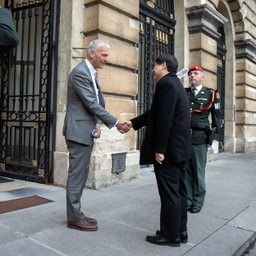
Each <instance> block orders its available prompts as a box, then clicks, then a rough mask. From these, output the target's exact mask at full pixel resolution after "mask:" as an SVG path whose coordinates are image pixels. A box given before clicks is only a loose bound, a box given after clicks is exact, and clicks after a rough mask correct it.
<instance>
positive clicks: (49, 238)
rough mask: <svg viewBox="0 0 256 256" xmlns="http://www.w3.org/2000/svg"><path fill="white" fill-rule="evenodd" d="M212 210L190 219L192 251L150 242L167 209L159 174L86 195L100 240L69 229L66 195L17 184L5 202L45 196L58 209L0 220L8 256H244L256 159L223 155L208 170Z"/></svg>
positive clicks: (255, 197) (1, 190) (3, 194)
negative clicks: (160, 193)
mask: <svg viewBox="0 0 256 256" xmlns="http://www.w3.org/2000/svg"><path fill="white" fill-rule="evenodd" d="M206 185H207V194H206V201H205V206H204V207H203V209H202V211H201V212H200V213H198V214H191V213H188V235H189V241H188V243H187V244H181V246H180V247H178V248H175V247H170V246H157V245H154V244H150V243H148V242H146V241H145V237H146V236H147V235H153V234H154V233H155V231H156V230H157V229H159V209H160V201H159V196H158V192H157V187H156V181H155V176H154V173H153V172H152V170H148V171H143V172H142V173H141V177H140V179H139V180H136V181H131V182H129V183H124V184H120V185H115V186H111V187H108V188H104V189H100V190H89V189H85V190H84V194H83V197H82V201H83V202H82V206H83V210H84V213H85V214H86V215H88V216H89V217H95V218H97V220H98V225H99V230H98V231H97V232H83V231H77V230H73V229H68V228H67V226H66V213H65V189H63V188H60V187H56V186H47V185H42V184H36V183H33V182H26V181H20V180H15V181H13V182H7V183H1V184H0V201H6V200H11V199H15V198H22V197H27V196H32V195H38V196H40V197H43V198H47V199H50V200H52V201H53V202H50V203H47V204H43V205H39V206H35V207H30V208H26V209H22V210H18V211H13V212H9V213H3V214H0V255H3V256H12V255H13V256H18V255H22V256H41V255H42V256H58V255H69V256H78V255H85V256H86V255H87V256H120V255H121V256H134V255H139V256H144V255H145V256H157V255H158V256H166V255H172V256H176V255H177V256H178V255H185V256H206V255H207V256H216V255H217V256H229V255H236V256H241V254H242V253H243V252H244V251H245V249H246V248H247V247H248V246H249V244H250V242H251V241H253V240H254V239H255V237H256V152H252V153H247V154H243V153H236V154H230V153H221V154H219V159H218V160H217V161H214V162H210V163H208V164H207V168H206Z"/></svg>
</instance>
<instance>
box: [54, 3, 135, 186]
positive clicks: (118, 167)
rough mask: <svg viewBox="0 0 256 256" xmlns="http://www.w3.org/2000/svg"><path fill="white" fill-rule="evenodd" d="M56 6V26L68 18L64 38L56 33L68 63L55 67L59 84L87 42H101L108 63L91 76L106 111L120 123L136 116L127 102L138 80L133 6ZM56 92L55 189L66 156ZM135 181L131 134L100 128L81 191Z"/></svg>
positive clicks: (62, 110) (61, 111)
mask: <svg viewBox="0 0 256 256" xmlns="http://www.w3.org/2000/svg"><path fill="white" fill-rule="evenodd" d="M64 2H65V3H64ZM74 2H76V3H74ZM62 5H63V6H62V12H63V14H62V15H61V16H62V17H63V19H62V21H63V22H64V17H66V16H68V20H69V21H68V23H69V24H66V25H67V26H64V25H63V24H61V27H63V29H62V30H61V31H63V32H64V31H65V32H67V31H68V33H67V34H66V35H64V34H62V33H61V34H60V38H61V39H60V44H63V48H61V47H60V49H65V47H66V48H67V51H66V53H67V55H68V56H69V58H68V59H67V60H66V63H65V64H63V65H62V67H60V74H61V73H63V72H65V74H64V75H63V76H60V79H63V80H65V82H67V71H68V69H69V67H70V70H71V69H72V68H73V67H74V66H75V65H77V63H79V62H80V61H82V60H83V59H84V57H85V56H86V52H85V50H86V47H87V45H88V44H89V42H90V41H91V40H94V39H102V40H104V41H106V42H108V43H109V44H110V46H111V48H110V56H109V62H108V64H107V65H105V67H104V68H103V69H101V70H98V72H97V79H98V82H99V84H100V85H101V88H102V91H103V94H104V96H105V101H106V110H107V111H109V112H110V113H111V114H113V115H114V116H116V117H117V118H118V119H121V120H127V119H128V120H129V119H131V118H132V117H134V116H136V114H137V113H136V110H137V105H136V101H134V100H132V97H133V96H135V95H136V94H137V86H138V82H137V81H138V77H137V74H136V72H134V71H136V70H137V69H138V48H137V43H138V36H139V22H138V15H139V2H138V1H137V0H129V1H117V0H116V1H111V3H109V1H104V0H102V1H94V0H84V1H81V0H79V1H67V0H63V1H62ZM66 5H68V6H72V10H73V11H72V10H68V9H69V8H68V7H67V6H66ZM64 11H65V12H67V13H64ZM76 38H77V39H76ZM60 56H63V57H64V52H63V55H62V53H60ZM70 58H71V59H70ZM67 66H69V67H67ZM70 70H69V71H70ZM68 73H69V72H68ZM61 87H62V89H61V90H60V91H59V110H58V111H59V112H58V129H57V130H58V131H59V132H58V133H57V134H58V138H57V139H58V140H59V141H58V143H57V144H58V146H57V148H58V149H57V151H56V152H55V159H54V163H55V167H54V180H55V183H56V184H58V185H63V186H64V185H65V181H66V176H67V168H68V152H67V150H66V147H65V142H64V139H63V138H62V137H61V135H60V134H61V128H62V125H63V117H64V115H65V101H66V95H65V93H66V85H65V84H64V83H63V85H62V86H61ZM138 176H139V151H137V150H136V133H135V132H134V131H130V132H129V133H127V134H121V133H119V132H118V131H117V130H116V128H112V129H111V130H109V129H108V128H107V127H105V126H104V125H102V135H101V138H100V139H98V140H95V145H94V150H93V154H92V157H91V169H90V174H89V178H88V182H87V184H86V186H87V187H90V188H94V189H98V188H100V187H106V186H110V185H112V184H116V183H120V182H125V181H128V180H131V179H136V178H138Z"/></svg>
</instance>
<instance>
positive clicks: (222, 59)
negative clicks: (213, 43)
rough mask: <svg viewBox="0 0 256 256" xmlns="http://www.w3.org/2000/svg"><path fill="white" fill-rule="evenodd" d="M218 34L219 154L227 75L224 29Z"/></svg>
mask: <svg viewBox="0 0 256 256" xmlns="http://www.w3.org/2000/svg"><path fill="white" fill-rule="evenodd" d="M218 32H219V33H220V34H221V36H220V38H219V40H218V41H217V60H218V66H217V89H218V92H219V94H220V134H219V152H223V151H224V130H225V129H224V127H225V75H226V52H227V50H226V38H225V32H224V27H220V28H219V29H218Z"/></svg>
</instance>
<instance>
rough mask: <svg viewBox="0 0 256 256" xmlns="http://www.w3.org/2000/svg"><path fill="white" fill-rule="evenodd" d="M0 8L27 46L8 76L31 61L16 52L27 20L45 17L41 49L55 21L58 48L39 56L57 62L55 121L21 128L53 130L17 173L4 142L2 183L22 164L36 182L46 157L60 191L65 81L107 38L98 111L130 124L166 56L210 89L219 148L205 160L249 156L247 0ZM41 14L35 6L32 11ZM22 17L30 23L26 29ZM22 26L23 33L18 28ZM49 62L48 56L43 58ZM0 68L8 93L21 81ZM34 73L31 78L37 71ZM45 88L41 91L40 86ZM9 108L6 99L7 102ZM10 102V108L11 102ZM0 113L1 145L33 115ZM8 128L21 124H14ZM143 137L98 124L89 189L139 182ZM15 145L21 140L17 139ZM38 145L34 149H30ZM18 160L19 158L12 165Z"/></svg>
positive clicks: (253, 143)
mask: <svg viewBox="0 0 256 256" xmlns="http://www.w3.org/2000/svg"><path fill="white" fill-rule="evenodd" d="M53 3H54V5H56V7H57V8H56V10H57V11H55V12H54V11H53V12H52V13H53V14H51V12H50V9H51V6H52V5H53ZM0 5H1V6H2V7H3V6H5V7H7V8H9V9H12V10H13V13H16V14H15V15H16V16H15V15H14V17H16V18H15V20H16V27H17V29H18V30H19V35H20V36H21V39H22V40H21V42H23V41H24V42H25V43H22V44H21V45H20V46H19V48H18V49H17V51H16V52H13V53H12V54H13V56H15V53H16V59H17V60H18V61H16V66H17V68H15V72H16V73H17V72H18V71H19V70H22V69H20V66H19V65H20V63H21V64H23V66H24V68H25V69H24V70H26V65H27V63H34V62H33V61H29V59H28V60H27V61H24V60H21V57H22V56H23V58H25V57H26V56H25V55H27V56H28V57H30V56H29V54H27V52H29V50H27V49H25V48H24V49H25V50H24V49H23V48H22V47H23V46H24V45H26V44H27V45H28V46H29V47H30V48H32V46H31V45H30V43H29V40H28V39H27V38H28V35H32V34H36V31H37V30H36V29H35V30H34V33H29V32H28V31H29V29H31V24H35V22H30V21H29V20H32V21H33V19H34V20H37V19H38V18H37V17H40V15H42V16H43V14H45V15H46V17H47V18H45V21H43V22H42V24H41V23H40V21H39V22H38V23H40V24H41V25H42V30H43V31H45V33H42V35H41V36H42V37H43V39H42V42H44V41H46V42H48V41H47V40H48V37H50V36H51V33H50V32H49V33H48V30H50V28H49V27H50V25H51V22H50V20H51V15H55V16H56V17H57V18H58V19H56V21H55V23H56V27H57V30H58V33H56V34H58V38H57V39H58V40H57V39H56V38H55V39H54V40H55V42H57V44H51V42H50V40H49V43H48V44H47V45H46V46H45V47H43V49H41V51H42V54H48V52H47V50H48V46H49V47H52V49H53V50H52V52H55V54H57V61H56V62H55V64H54V68H55V69H56V70H57V71H58V72H56V73H57V75H56V81H54V82H53V85H54V88H55V89H56V93H53V94H56V98H52V99H53V100H52V101H53V103H52V104H53V105H52V106H53V107H52V109H53V113H52V114H50V115H49V116H50V117H49V119H47V118H45V116H47V113H46V114H44V113H40V110H39V111H38V112H39V114H40V121H38V122H37V121H35V122H34V120H32V121H31V128H29V127H28V125H27V126H26V127H25V126H24V127H25V128H24V127H23V128H22V129H24V130H29V129H30V130H31V131H33V132H34V131H35V130H36V129H38V127H39V128H40V129H41V130H40V131H39V132H38V134H39V137H40V136H41V133H42V132H44V131H45V130H47V129H48V128H49V127H48V126H51V127H50V129H51V131H52V132H49V134H50V136H49V139H48V138H46V139H45V138H44V136H41V137H40V138H41V139H43V140H44V139H45V140H44V141H42V143H41V144H42V149H40V150H39V149H36V150H35V148H33V152H35V154H34V155H36V153H37V152H39V154H38V155H39V157H38V159H36V156H34V155H33V156H31V157H28V156H27V155H25V158H26V159H25V160H24V161H20V160H19V162H20V163H22V164H23V163H24V162H25V164H23V165H22V166H21V165H20V166H21V167H20V168H19V167H18V168H17V161H16V158H15V157H9V156H8V154H9V151H8V147H7V146H6V144H8V143H9V142H8V143H6V141H10V145H8V146H10V148H12V147H13V148H15V147H16V146H14V144H12V142H11V140H2V144H1V152H2V153H1V154H2V155H1V161H0V162H1V163H0V175H5V174H6V175H7V176H11V174H10V173H9V172H8V173H7V169H8V168H11V167H8V166H11V164H12V162H13V163H14V164H13V166H14V167H12V169H13V170H14V173H15V171H16V170H18V172H19V174H18V175H16V174H15V175H14V177H19V175H20V172H22V170H23V169H24V166H25V167H26V166H27V165H28V163H30V162H31V166H29V168H28V169H29V170H31V169H33V170H34V172H35V175H36V176H37V175H38V176H39V177H41V178H44V177H46V173H47V170H46V169H47V168H45V167H44V163H43V164H41V163H40V158H42V159H44V160H45V159H46V160H45V161H48V160H49V159H50V161H52V163H53V164H52V165H53V166H52V168H49V169H52V171H51V173H52V176H53V179H51V178H50V181H51V180H53V183H55V184H56V185H60V186H65V183H66V177H67V170H68V151H67V147H66V143H65V139H64V137H63V136H62V126H63V121H64V116H65V111H66V103H67V102H66V101H67V94H66V92H67V80H68V75H69V73H70V71H71V70H72V68H74V67H75V66H76V65H77V64H78V63H79V62H81V61H82V60H83V59H84V58H85V56H86V47H87V45H88V43H89V42H90V41H91V40H93V39H102V40H105V41H107V42H108V43H109V44H110V46H111V49H110V56H109V62H108V64H107V65H106V66H105V67H104V68H103V69H102V70H98V74H97V76H98V77H97V79H98V81H99V84H100V85H101V88H102V90H103V93H104V96H105V100H106V109H107V110H108V111H109V112H110V113H111V114H113V115H114V116H116V117H117V118H119V119H122V120H125V119H130V118H132V117H134V116H136V115H138V114H140V113H142V112H143V111H144V110H145V109H147V108H148V107H149V106H150V100H151V97H152V93H153V85H152V83H151V84H150V81H151V78H150V72H151V69H152V63H153V58H154V57H156V55H157V54H160V53H161V52H163V51H167V52H170V53H173V54H174V55H175V56H176V57H177V59H178V62H179V69H183V68H186V67H190V66H192V65H200V66H202V67H203V69H204V73H205V80H204V85H205V86H207V87H210V88H217V89H218V90H219V93H220V95H221V110H222V122H221V123H222V126H221V130H222V134H221V139H220V143H219V145H217V144H214V148H213V150H211V151H209V154H208V161H212V160H215V159H216V158H217V157H218V154H220V152H222V151H224V152H232V153H236V152H249V151H256V75H255V73H256V72H255V71H256V11H255V10H256V1H255V0H209V1H207V0H76V1H70V0H54V1H53V0H35V1H25V0H20V1H14V0H0ZM39 7H41V9H40V10H39V9H38V8H39ZM25 9H26V10H25ZM29 10H32V11H33V10H37V11H36V12H33V13H35V14H34V15H35V16H36V17H35V18H34V17H32V18H31V16H29V15H28V16H26V15H27V13H30V11H29ZM38 10H39V11H38ZM21 13H24V15H25V16H24V20H22V19H23V18H22V19H21V18H20V17H21V16H19V15H20V14H21ZM42 13H43V14H42ZM47 15H48V16H47ZM25 18H26V19H28V21H25ZM23 21H24V22H23ZM18 22H19V23H18ZM26 22H27V23H26ZM48 23H49V24H48ZM53 23H54V22H53ZM26 26H27V28H26ZM24 27H25V29H26V30H23V28H24ZM55 32H56V31H55ZM38 38H39V33H38V36H37V39H33V40H34V42H37V41H38ZM26 40H27V41H28V43H26ZM33 40H30V41H31V42H32V41H33ZM44 43H45V42H44ZM29 47H28V48H29ZM34 47H35V48H36V46H34ZM34 52H36V51H35V50H34ZM22 53H24V54H22ZM25 53H26V54H25ZM50 56H51V55H49V56H48V57H49V59H50ZM148 56H150V57H148ZM35 59H36V57H35ZM2 61H3V62H2V63H8V61H9V56H8V55H7V56H5V57H4V59H3V60H2ZM37 62H38V63H39V61H37ZM12 63H15V62H12ZM40 64H41V65H42V66H43V68H45V71H44V72H43V78H45V77H46V75H47V77H48V73H47V72H49V67H48V61H44V60H43V61H42V63H40ZM1 65H2V64H1ZM2 67H3V69H1V71H0V75H1V77H2V79H3V80H2V81H4V79H5V78H6V77H8V79H9V80H10V82H9V88H11V89H12V88H13V87H15V86H14V85H15V83H16V86H17V85H18V86H19V84H17V83H18V82H19V81H18V79H16V80H15V77H19V76H20V74H16V73H13V72H14V71H13V70H14V68H13V66H12V65H10V66H8V65H2ZM5 67H9V68H5ZM38 70H40V69H39V68H38ZM8 72H9V73H8ZM33 72H34V73H36V74H37V73H39V72H37V70H36V69H35V68H34V71H33ZM33 72H32V65H31V67H30V68H27V71H26V73H27V76H28V75H29V74H30V73H31V74H32V73H33ZM12 74H15V75H12ZM12 76H13V77H12ZM24 78H26V76H24ZM37 78H38V81H39V82H41V81H43V82H44V83H45V81H46V79H41V80H40V77H39V75H38V77H37V76H35V79H37ZM11 79H13V81H14V82H12V80H11ZM15 81H16V82H15ZM24 81H25V80H24ZM49 81H50V80H49ZM181 81H182V83H183V85H184V87H188V84H189V83H188V77H187V76H184V77H183V78H182V80H181ZM151 82H152V81H151ZM21 83H22V80H21ZM148 83H149V84H150V86H151V87H145V88H144V84H148ZM26 84H27V85H28V86H29V84H30V80H29V79H28V78H27V81H26ZM7 85H8V81H4V83H2V84H1V92H2V98H4V97H6V98H7V96H8V95H7V94H8V92H9V89H8V90H7V89H4V87H5V86H6V88H7V87H8V86H7ZM31 86H32V85H31ZM33 86H34V85H33ZM43 86H45V87H46V85H45V84H44V85H43ZM50 90H52V87H50ZM28 91H29V90H28ZM53 91H54V89H53ZM16 92H17V90H16ZM141 96H143V97H141ZM22 97H23V96H22ZM22 97H19V99H21V98H22ZM29 97H31V96H28V97H27V98H28V100H30V98H29ZM44 97H45V95H43V98H42V102H43V103H44V102H45V99H44ZM10 100H11V101H12V99H11V98H10ZM14 100H16V99H15V97H14ZM17 101H18V97H17ZM32 101H34V98H32ZM55 103H56V104H55ZM144 103H145V104H144ZM31 104H32V103H31ZM14 105H15V104H13V106H14ZM28 105H29V104H28ZM28 107H29V106H28ZM52 109H51V110H50V111H52ZM0 111H1V120H0V121H1V136H2V138H7V137H8V133H7V132H5V131H7V130H8V129H11V128H10V127H14V124H15V121H16V120H18V115H19V116H23V119H22V120H23V121H27V119H26V118H29V115H28V114H27V113H32V112H33V111H34V112H35V110H34V109H32V112H31V111H28V110H25V111H17V110H13V111H9V112H10V116H11V115H12V116H13V117H12V116H11V118H10V120H9V121H8V117H7V119H6V116H8V115H6V113H8V109H7V107H6V110H4V107H3V104H2V108H1V110H0ZM13 113H15V114H16V115H17V117H16V116H15V115H14V114H13ZM49 113H50V112H49ZM52 116H53V117H54V118H52ZM55 117H56V118H55ZM11 119H12V120H11ZM35 120H36V118H35ZM7 121H8V122H7ZM44 121H45V123H44ZM40 122H41V124H40ZM16 123H17V125H20V124H21V123H22V122H16ZM40 125H41V126H40ZM3 127H4V128H3ZM47 127H48V128H47ZM22 129H20V130H22ZM10 134H11V133H10ZM141 139H143V132H142V133H138V132H134V131H130V132H129V133H127V134H120V133H119V132H118V131H117V130H116V129H115V128H112V129H110V130H109V129H108V128H106V127H104V125H103V126H102V135H101V138H100V139H98V140H96V141H95V145H94V151H93V154H92V158H91V171H90V175H89V179H88V183H87V186H88V187H91V188H95V189H97V188H100V187H105V186H110V185H112V184H116V183H119V182H125V181H129V180H132V179H137V178H138V177H139V174H140V171H141V169H140V166H139V150H138V149H139V143H138V142H139V141H140V140H141ZM19 141H22V140H21V139H19ZM23 141H25V140H23ZM49 141H51V142H52V141H53V143H52V145H53V146H52V147H51V146H50V147H48V146H47V147H46V146H44V145H45V143H46V142H47V143H49ZM28 144H29V143H28ZM41 144H40V143H39V144H38V143H37V141H36V142H35V145H36V146H35V147H37V146H38V145H39V146H40V145H41ZM15 145H16V144H15ZM19 146H21V145H19ZM39 146H38V147H39ZM28 147H29V146H28ZM17 148H18V147H17ZM24 148H25V147H24ZM14 151H15V150H14ZM25 151H26V150H25ZM10 154H11V153H10ZM45 154H49V155H45ZM21 155H22V154H21V153H19V156H18V158H20V157H21ZM31 155H32V154H31ZM28 158H31V159H32V160H31V161H30V160H28ZM33 159H35V160H33ZM42 162H43V161H42ZM31 172H32V171H31ZM26 175H27V174H25V176H24V177H25V179H31V180H32V178H30V177H31V173H29V174H28V175H27V176H26ZM29 175H30V176H29ZM49 176H50V177H51V175H49ZM45 183H46V182H45Z"/></svg>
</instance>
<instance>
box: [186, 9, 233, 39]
mask: <svg viewBox="0 0 256 256" xmlns="http://www.w3.org/2000/svg"><path fill="white" fill-rule="evenodd" d="M186 14H187V17H188V19H189V24H188V30H189V32H190V33H198V32H202V33H204V34H206V35H208V36H210V37H212V38H213V39H216V40H217V39H218V38H219V37H220V34H219V33H218V27H221V26H224V25H225V24H226V23H227V21H228V20H227V19H226V18H225V17H224V16H223V15H222V14H221V13H219V12H218V11H216V10H215V9H213V8H212V7H211V6H209V5H208V4H203V5H197V6H193V7H190V8H187V9H186Z"/></svg>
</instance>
